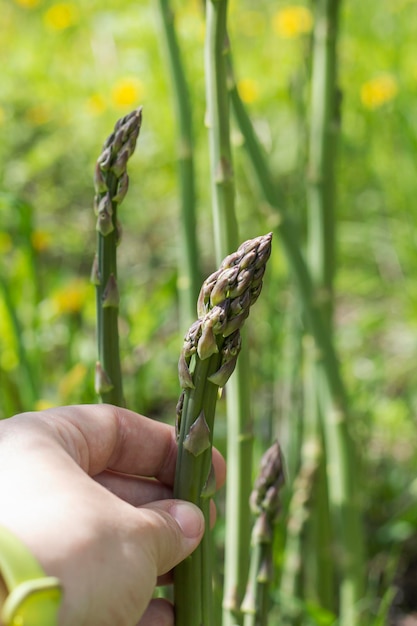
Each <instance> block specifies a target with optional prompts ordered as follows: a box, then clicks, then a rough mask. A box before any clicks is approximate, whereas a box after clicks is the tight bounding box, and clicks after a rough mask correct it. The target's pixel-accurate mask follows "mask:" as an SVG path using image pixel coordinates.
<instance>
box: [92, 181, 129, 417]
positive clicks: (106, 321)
mask: <svg viewBox="0 0 417 626" xmlns="http://www.w3.org/2000/svg"><path fill="white" fill-rule="evenodd" d="M108 186H109V190H110V193H111V197H113V195H116V190H117V179H116V177H115V176H113V175H110V176H109V183H108ZM117 207H118V203H117V202H112V210H113V216H112V220H113V231H112V232H111V233H109V234H108V235H106V236H103V235H102V234H101V233H100V232H97V259H98V273H99V275H100V277H101V279H100V283H99V284H98V285H97V288H96V306H97V339H98V358H99V361H100V363H101V366H102V368H103V370H104V371H105V372H106V374H107V376H108V377H109V379H110V380H111V383H112V387H111V389H109V390H102V391H101V393H100V396H101V400H102V402H107V403H109V404H115V405H118V406H123V405H124V397H123V386H122V370H121V364H120V353H119V327H118V320H119V307H118V306H114V305H113V306H107V307H103V300H104V294H105V289H106V286H107V285H108V282H109V279H110V277H111V276H113V278H114V280H115V281H116V283H117V243H118V242H117V238H118V236H117V232H118V226H117Z"/></svg>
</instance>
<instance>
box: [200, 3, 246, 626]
mask: <svg viewBox="0 0 417 626" xmlns="http://www.w3.org/2000/svg"><path fill="white" fill-rule="evenodd" d="M226 24H227V0H220V1H213V0H208V2H207V3H206V44H205V74H206V103H207V119H208V134H209V148H210V164H211V188H212V206H213V224H214V234H215V246H216V254H217V258H218V259H219V258H222V257H223V256H224V255H226V254H228V253H229V252H230V250H232V249H234V247H235V246H236V242H237V240H238V225H237V220H236V214H235V189H234V177H233V164H232V152H231V145H230V110H229V109H230V104H229V94H228V89H227V68H226V63H225V54H226V50H227V46H228V39H227V29H226ZM242 345H243V350H244V354H243V355H242V357H241V359H240V361H239V362H238V364H237V367H236V372H235V375H234V377H233V378H232V379H231V381H230V382H229V384H228V389H227V392H228V393H227V431H228V434H227V458H228V463H229V474H228V487H227V494H226V520H227V527H226V542H225V583H224V600H223V605H224V613H223V624H224V626H230V625H231V624H242V614H241V612H240V604H241V601H242V598H243V595H244V592H245V586H246V579H247V573H248V569H249V551H248V546H249V542H250V521H249V520H250V516H249V505H248V501H249V495H250V484H251V468H252V425H251V409H250V385H249V375H248V370H249V350H248V347H247V342H246V341H245V340H243V344H242Z"/></svg>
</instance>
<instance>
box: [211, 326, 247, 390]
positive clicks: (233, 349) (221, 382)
mask: <svg viewBox="0 0 417 626" xmlns="http://www.w3.org/2000/svg"><path fill="white" fill-rule="evenodd" d="M241 344H242V339H241V336H240V331H239V330H237V331H235V333H234V334H232V335H230V336H229V337H227V338H226V340H225V342H224V344H223V346H222V362H221V365H220V368H219V369H218V370H217V372H215V373H214V374H212V375H211V376H209V378H208V380H209V381H210V382H212V383H213V384H214V385H218V386H219V387H224V386H225V384H226V383H227V381H228V380H229V378H230V376H231V375H232V374H233V371H234V369H235V366H236V361H237V357H238V354H239V352H240V348H241Z"/></svg>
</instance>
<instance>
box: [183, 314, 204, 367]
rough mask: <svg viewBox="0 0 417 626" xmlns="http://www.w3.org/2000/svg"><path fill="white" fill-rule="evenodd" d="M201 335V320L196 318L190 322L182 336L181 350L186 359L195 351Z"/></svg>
mask: <svg viewBox="0 0 417 626" xmlns="http://www.w3.org/2000/svg"><path fill="white" fill-rule="evenodd" d="M200 336H201V320H200V319H198V320H196V321H195V322H193V324H191V326H190V328H189V329H188V332H187V334H186V335H185V337H184V345H183V352H184V356H185V358H186V359H189V358H190V357H192V355H193V354H195V353H196V352H197V344H198V340H199V338H200Z"/></svg>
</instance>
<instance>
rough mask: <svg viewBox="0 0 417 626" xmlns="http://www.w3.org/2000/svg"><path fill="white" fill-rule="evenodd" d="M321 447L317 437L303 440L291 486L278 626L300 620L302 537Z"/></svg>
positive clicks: (284, 625) (292, 623)
mask: <svg viewBox="0 0 417 626" xmlns="http://www.w3.org/2000/svg"><path fill="white" fill-rule="evenodd" d="M321 451H322V449H321V447H320V446H318V445H317V440H316V439H315V438H314V439H311V440H310V441H308V440H305V441H304V444H303V447H302V449H301V464H300V469H299V472H298V474H297V477H296V478H295V480H294V482H293V486H292V489H291V491H292V496H291V501H290V504H289V508H288V517H287V523H286V527H287V528H286V530H287V534H286V539H285V550H284V554H283V563H282V568H281V579H280V589H279V591H280V626H281V625H282V626H294V625H295V624H298V623H300V622H299V618H300V607H301V603H300V602H299V601H298V600H297V598H298V597H299V589H300V584H301V572H302V566H303V556H302V537H303V534H304V528H305V525H306V522H307V520H308V519H309V517H310V509H311V506H312V503H311V494H312V491H313V485H314V483H315V480H316V474H317V470H318V467H319V463H320V455H321Z"/></svg>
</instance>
